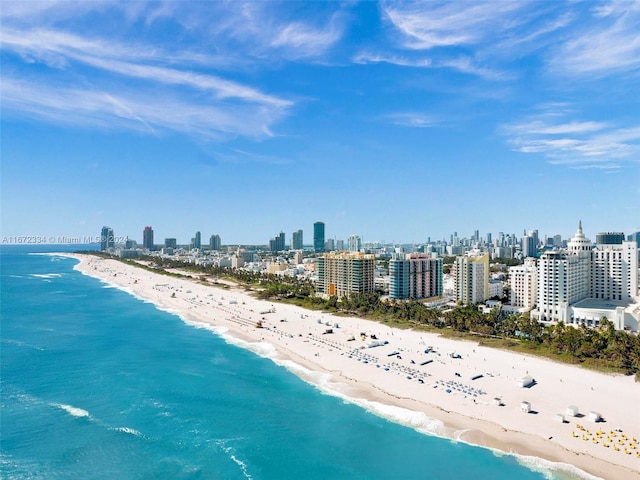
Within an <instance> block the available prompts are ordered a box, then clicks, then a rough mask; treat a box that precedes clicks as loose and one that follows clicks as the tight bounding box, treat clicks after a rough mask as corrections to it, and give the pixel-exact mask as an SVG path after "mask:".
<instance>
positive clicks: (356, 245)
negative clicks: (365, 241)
mask: <svg viewBox="0 0 640 480" xmlns="http://www.w3.org/2000/svg"><path fill="white" fill-rule="evenodd" d="M347 244H348V245H349V247H348V248H349V251H350V252H359V251H360V249H361V248H362V242H361V241H360V237H359V236H358V235H351V236H350V237H349V239H348V240H347Z"/></svg>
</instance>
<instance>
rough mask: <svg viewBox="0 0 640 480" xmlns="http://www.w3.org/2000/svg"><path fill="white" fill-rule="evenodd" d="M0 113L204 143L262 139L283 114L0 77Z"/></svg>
mask: <svg viewBox="0 0 640 480" xmlns="http://www.w3.org/2000/svg"><path fill="white" fill-rule="evenodd" d="M0 95H1V96H2V98H3V105H2V107H3V111H5V112H9V111H10V112H14V114H16V115H18V116H26V117H33V118H38V119H43V120H46V121H49V122H52V123H56V124H63V125H73V126H78V127H100V128H104V129H130V130H136V131H141V132H145V133H150V134H154V135H156V134H159V133H161V132H163V131H176V132H181V133H185V134H189V135H194V136H198V137H201V138H204V139H209V140H224V139H228V138H230V137H235V136H238V135H240V136H245V137H249V138H256V139H259V138H265V137H269V136H272V135H273V132H272V131H271V127H272V125H273V124H274V123H275V122H277V121H278V120H280V119H281V118H282V117H283V116H284V112H283V111H282V110H281V109H269V108H264V106H257V107H256V106H255V105H252V104H247V103H243V102H238V101H232V102H206V101H204V102H203V101H202V99H201V98H200V97H199V96H197V95H196V96H185V95H183V94H179V93H178V94H177V93H175V92H172V91H169V90H166V89H164V90H160V91H158V90H156V89H152V88H147V89H143V90H133V91H127V89H121V88H118V85H113V86H112V87H111V88H105V87H102V88H95V87H93V88H90V87H84V88H80V87H69V86H65V85H63V84H56V83H51V82H39V81H33V80H29V81H25V80H23V79H18V78H13V77H11V76H8V75H5V76H3V79H2V82H1V84H0Z"/></svg>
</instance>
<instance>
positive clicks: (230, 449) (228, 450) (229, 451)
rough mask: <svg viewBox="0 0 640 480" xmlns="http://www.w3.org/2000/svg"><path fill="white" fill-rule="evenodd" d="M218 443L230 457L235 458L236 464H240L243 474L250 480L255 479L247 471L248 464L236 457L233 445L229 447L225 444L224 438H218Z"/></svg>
mask: <svg viewBox="0 0 640 480" xmlns="http://www.w3.org/2000/svg"><path fill="white" fill-rule="evenodd" d="M216 443H217V444H218V445H219V446H220V448H222V450H223V451H224V453H226V454H228V455H229V458H230V459H231V460H233V462H235V464H236V465H238V466H239V467H240V469H241V470H242V474H243V475H244V477H245V478H246V479H248V480H253V477H252V476H251V474H250V473H249V472H248V471H247V464H246V463H244V462H243V461H242V460H240V459H239V458H238V457H236V455H235V453H234V452H233V447H228V446H227V445H226V444H225V441H224V440H217V441H216Z"/></svg>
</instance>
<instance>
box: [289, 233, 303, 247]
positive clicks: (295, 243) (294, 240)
mask: <svg viewBox="0 0 640 480" xmlns="http://www.w3.org/2000/svg"><path fill="white" fill-rule="evenodd" d="M302 248H303V244H302V230H297V231H295V232H293V234H292V235H291V249H292V250H302Z"/></svg>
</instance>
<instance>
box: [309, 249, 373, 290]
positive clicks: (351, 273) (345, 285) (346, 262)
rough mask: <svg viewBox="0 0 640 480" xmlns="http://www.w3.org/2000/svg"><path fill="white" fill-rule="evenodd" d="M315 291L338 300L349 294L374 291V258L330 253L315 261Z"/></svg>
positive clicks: (360, 254) (354, 254) (364, 255)
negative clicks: (335, 297) (316, 285)
mask: <svg viewBox="0 0 640 480" xmlns="http://www.w3.org/2000/svg"><path fill="white" fill-rule="evenodd" d="M316 262H317V263H316V268H317V273H318V287H317V291H318V294H319V295H322V296H332V295H335V296H337V297H339V298H341V297H343V296H345V295H349V294H351V293H354V292H357V293H369V292H373V291H374V283H373V277H374V270H375V257H374V256H373V255H367V254H364V253H359V252H358V253H353V252H330V253H325V254H324V255H321V256H320V257H318V258H317V259H316Z"/></svg>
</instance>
